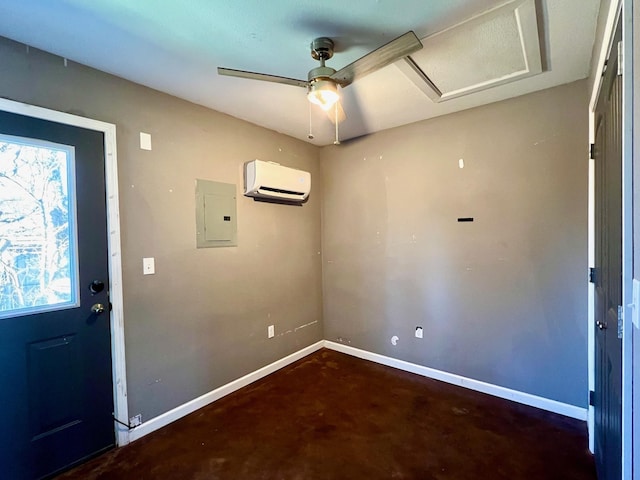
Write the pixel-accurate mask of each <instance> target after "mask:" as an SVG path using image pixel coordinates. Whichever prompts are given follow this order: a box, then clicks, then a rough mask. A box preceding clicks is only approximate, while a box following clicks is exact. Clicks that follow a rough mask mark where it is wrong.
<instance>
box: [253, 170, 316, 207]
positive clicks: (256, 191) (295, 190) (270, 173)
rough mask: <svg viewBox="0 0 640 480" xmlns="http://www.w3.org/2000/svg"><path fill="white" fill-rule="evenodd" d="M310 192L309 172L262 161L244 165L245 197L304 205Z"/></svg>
mask: <svg viewBox="0 0 640 480" xmlns="http://www.w3.org/2000/svg"><path fill="white" fill-rule="evenodd" d="M310 191H311V174H310V173H309V172H304V171H302V170H296V169H295V168H289V167H283V166H282V165H279V164H277V163H272V162H263V161H262V160H252V161H250V162H247V163H245V164H244V195H245V196H247V197H254V198H256V199H265V200H276V201H281V202H290V203H302V202H304V201H305V200H306V199H307V197H308V196H309V192H310Z"/></svg>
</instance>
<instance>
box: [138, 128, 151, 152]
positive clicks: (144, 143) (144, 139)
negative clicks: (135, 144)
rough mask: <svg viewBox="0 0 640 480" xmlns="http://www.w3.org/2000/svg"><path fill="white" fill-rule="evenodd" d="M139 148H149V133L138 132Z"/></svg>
mask: <svg viewBox="0 0 640 480" xmlns="http://www.w3.org/2000/svg"><path fill="white" fill-rule="evenodd" d="M140 148H141V149H142V150H151V134H150V133H144V132H140Z"/></svg>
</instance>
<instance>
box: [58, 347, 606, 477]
mask: <svg viewBox="0 0 640 480" xmlns="http://www.w3.org/2000/svg"><path fill="white" fill-rule="evenodd" d="M57 478H58V479H60V480H61V479H71V478H77V479H83V480H86V479H118V480H123V479H136V480H141V479H194V480H195V479H208V480H212V479H221V480H222V479H233V480H239V479H286V480H297V479H300V480H302V479H305V480H307V479H366V480H374V479H419V480H430V479H434V480H435V479H473V480H476V479H491V480H499V479H509V480H517V479H527V480H531V479H537V480H546V479H562V480H582V479H595V467H594V462H593V458H592V456H591V455H590V454H589V452H588V449H587V430H586V424H585V423H584V422H580V421H577V420H574V419H570V418H566V417H562V416H560V415H556V414H552V413H548V412H544V411H541V410H538V409H535V408H532V407H527V406H523V405H519V404H516V403H512V402H509V401H506V400H502V399H497V398H494V397H491V396H488V395H484V394H481V393H477V392H473V391H470V390H466V389H463V388H459V387H455V386H452V385H448V384H445V383H442V382H438V381H436V380H431V379H427V378H424V377H420V376H418V375H414V374H411V373H407V372H403V371H400V370H396V369H393V368H390V367H386V366H382V365H378V364H375V363H371V362H367V361H365V360H360V359H357V358H354V357H350V356H348V355H344V354H341V353H338V352H335V351H331V350H320V351H318V352H316V353H314V354H312V355H309V356H308V357H305V358H304V359H302V360H300V361H298V362H296V363H294V364H292V365H289V366H288V367H285V368H284V369H282V370H280V371H278V372H276V373H274V374H272V375H270V376H268V377H266V378H264V379H262V380H260V381H258V382H256V383H254V384H252V385H249V386H248V387H245V388H243V389H241V390H238V391H237V392H235V393H233V394H231V395H228V396H227V397H225V398H223V399H221V400H219V401H217V402H215V403H213V404H211V405H209V406H207V407H205V408H203V409H201V410H199V411H197V412H194V413H193V414H191V415H189V416H187V417H185V418H183V419H181V420H179V421H177V422H174V423H173V424H171V425H169V426H167V427H165V428H163V429H161V430H158V431H156V432H154V433H152V434H150V435H147V436H146V437H144V438H142V439H140V440H138V441H136V442H134V443H132V444H131V445H128V446H126V447H123V448H120V449H117V450H113V451H110V452H108V453H106V454H104V455H102V456H101V457H99V458H97V459H94V460H92V461H90V462H88V463H86V464H84V465H82V466H80V467H77V468H76V469H74V470H71V471H69V472H66V473H65V474H63V475H61V476H59V477H57Z"/></svg>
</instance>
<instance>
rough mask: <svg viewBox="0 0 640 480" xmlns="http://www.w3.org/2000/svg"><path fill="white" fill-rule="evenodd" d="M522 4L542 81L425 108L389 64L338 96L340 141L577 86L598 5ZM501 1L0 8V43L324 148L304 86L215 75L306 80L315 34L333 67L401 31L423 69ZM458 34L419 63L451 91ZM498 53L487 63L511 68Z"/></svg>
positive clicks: (64, 0) (575, 1)
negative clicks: (409, 36)
mask: <svg viewBox="0 0 640 480" xmlns="http://www.w3.org/2000/svg"><path fill="white" fill-rule="evenodd" d="M531 1H532V2H533V4H535V6H536V15H537V19H538V33H539V34H540V43H539V44H540V57H541V60H542V70H543V71H542V73H540V74H536V75H532V76H528V77H526V78H522V79H518V80H516V81H512V82H510V83H506V84H503V85H500V86H496V87H493V88H488V89H484V90H481V91H478V92H474V93H470V94H468V95H463V96H461V97H459V98H452V99H450V100H446V101H443V102H440V103H436V102H434V101H433V100H431V99H430V98H429V96H428V95H426V94H425V93H424V92H423V91H422V90H421V89H420V88H419V86H418V85H417V84H415V83H414V82H412V81H411V80H410V78H409V77H408V76H407V75H406V74H405V73H403V70H405V69H401V68H399V67H402V65H400V64H403V65H404V62H403V61H400V62H398V63H396V64H394V65H390V66H388V67H386V68H384V69H382V70H378V71H377V72H375V73H372V74H370V75H368V76H367V77H365V78H362V79H358V80H357V81H356V82H355V83H353V84H352V85H350V86H348V87H346V88H345V89H344V90H342V91H341V95H342V98H343V99H342V104H343V107H344V110H345V112H346V115H347V119H346V120H345V121H344V122H342V123H341V124H340V138H341V139H342V140H345V139H349V138H354V137H359V136H361V135H366V134H368V133H372V132H376V131H379V130H384V129H387V128H391V127H395V126H399V125H404V124H407V123H411V122H415V121H419V120H423V119H427V118H432V117H435V116H438V115H443V114H447V113H451V112H454V111H459V110H463V109H466V108H471V107H475V106H479V105H483V104H487V103H491V102H494V101H498V100H503V99H506V98H510V97H514V96H518V95H522V94H525V93H529V92H533V91H536V90H541V89H544V88H549V87H552V86H555V85H560V84H563V83H568V82H572V81H575V80H579V79H582V78H586V77H587V76H588V74H589V68H590V63H591V53H592V48H593V43H594V37H595V29H596V18H597V14H598V9H599V4H600V0H531ZM505 3H509V4H511V3H513V4H514V6H517V5H519V4H522V0H516V1H515V2H505V1H504V0H503V1H495V0H429V1H426V0H401V1H399V0H351V1H344V0H314V1H311V0H270V1H266V0H182V1H179V0H161V1H158V0H2V1H1V2H0V18H2V22H0V35H2V36H5V37H7V38H10V39H13V40H16V41H18V42H22V43H25V44H27V45H30V46H32V47H36V48H39V49H42V50H46V51H48V52H51V53H54V54H57V55H59V56H61V57H64V58H67V59H69V60H72V61H75V62H78V63H82V64H85V65H89V66H91V67H94V68H97V69H99V70H103V71H106V72H109V73H112V74H115V75H118V76H120V77H123V78H126V79H129V80H132V81H134V82H137V83H140V84H143V85H147V86H149V87H152V88H155V89H157V90H161V91H164V92H167V93H170V94H172V95H175V96H178V97H181V98H184V99H187V100H190V101H192V102H194V103H198V104H201V105H204V106H207V107H210V108H212V109H215V110H218V111H220V112H224V113H227V114H229V115H233V116H234V117H238V118H242V119H244V120H248V121H250V122H252V123H255V124H258V125H262V126H264V127H267V128H270V129H272V130H276V131H279V132H282V133H285V134H288V135H291V136H293V137H296V138H299V139H302V140H305V141H311V142H312V143H314V144H316V145H326V144H330V143H332V142H333V139H334V134H335V132H334V126H333V125H332V124H331V123H330V122H329V121H328V120H327V118H326V116H325V114H324V113H323V112H322V111H320V110H318V109H317V107H314V109H312V110H311V118H312V120H313V133H314V136H315V138H314V139H313V140H308V138H307V134H308V132H309V118H310V110H309V103H308V101H307V100H306V92H305V90H304V89H302V88H298V87H293V86H288V85H279V84H272V83H267V82H260V81H255V80H245V79H237V78H231V77H222V76H219V75H218V74H217V71H216V68H217V67H218V66H223V67H228V68H233V69H239V70H250V71H256V72H261V73H268V74H273V75H279V76H285V77H293V78H299V79H303V80H306V76H307V72H308V71H309V70H310V69H311V68H314V67H316V66H318V63H317V61H315V60H313V59H312V58H311V55H310V52H309V44H310V42H311V40H313V39H314V38H316V37H320V36H327V37H330V38H332V39H333V40H334V41H335V43H336V53H335V55H334V57H333V58H332V59H331V60H329V61H328V62H327V64H328V65H329V66H332V67H333V68H335V69H336V70H338V69H340V68H342V67H343V66H345V65H347V64H349V63H351V62H352V61H353V60H355V59H357V58H359V57H360V56H362V55H364V54H366V53H368V52H369V51H371V50H373V49H375V48H377V47H378V46H381V45H383V44H385V43H387V42H388V41H390V40H392V39H393V38H395V37H397V36H399V35H401V34H403V33H405V32H406V31H408V30H413V31H415V33H416V34H417V35H418V37H419V38H421V39H424V44H425V47H424V49H423V50H421V51H420V52H418V53H416V54H415V57H416V58H417V59H419V58H422V59H423V60H422V61H423V64H426V63H429V48H430V45H437V44H439V43H443V42H441V41H435V39H437V38H438V37H437V36H436V37H433V38H431V39H429V38H428V37H430V36H433V35H434V34H435V33H438V32H441V31H442V30H445V29H447V28H450V27H452V26H454V25H457V24H459V23H461V22H464V21H465V20H467V19H470V18H472V17H476V16H478V15H480V14H482V13H483V12H487V11H489V10H492V9H495V8H496V7H499V6H501V5H503V4H505ZM505 22H506V21H503V23H505ZM469 25H476V27H475V28H470V29H469V31H468V32H469V36H468V38H469V41H468V42H465V40H464V38H465V37H464V34H461V36H457V38H454V39H453V40H451V39H450V38H449V37H450V35H449V36H445V37H442V36H441V37H440V38H447V42H445V43H446V45H447V48H449V50H448V51H447V55H442V53H443V52H440V55H441V58H442V60H441V62H442V63H441V64H440V65H433V63H434V62H435V61H431V62H430V63H431V64H432V65H431V68H433V69H434V71H437V72H441V71H443V69H444V71H445V73H444V74H443V75H444V77H443V78H446V79H447V81H448V82H449V83H451V84H457V83H459V82H456V81H455V79H456V77H455V75H453V76H452V75H451V74H450V73H449V74H448V76H447V71H446V67H447V66H451V65H454V67H455V66H456V65H457V64H456V62H455V58H456V51H455V50H456V49H458V47H455V46H456V45H459V51H460V52H459V53H460V56H459V58H460V59H466V60H464V61H462V60H461V61H460V62H458V64H460V66H461V72H465V69H464V68H462V67H464V65H467V67H468V65H469V63H468V59H469V58H470V56H471V57H472V58H473V57H474V56H475V57H477V56H478V52H477V51H474V48H471V49H469V48H464V45H465V43H472V44H473V45H476V43H477V39H476V38H474V36H473V35H474V32H477V31H478V28H477V21H476V23H475V24H474V22H470V23H469ZM505 25H506V23H505ZM464 28H465V26H462V27H459V28H458V30H459V31H464ZM486 30H487V31H488V32H489V33H490V34H489V35H487V36H486V37H487V38H488V39H489V40H490V42H489V43H488V45H492V46H491V49H492V51H494V52H498V51H502V48H503V47H504V48H505V52H508V49H507V47H508V46H509V45H510V44H513V42H514V38H512V37H513V36H512V34H511V33H508V34H505V35H501V34H499V33H498V34H497V35H496V30H495V28H493V27H491V28H487V29H486ZM501 38H504V44H503V45H501V44H500V39H501ZM452 46H453V47H452ZM433 48H435V47H433ZM451 48H453V49H454V51H451ZM476 50H477V49H476ZM433 51H434V57H435V56H436V52H435V50H433ZM508 55H510V54H509V53H507V56H505V55H502V57H501V56H500V55H494V57H497V58H506V59H507V61H506V63H514V59H513V58H510V57H508ZM412 58H413V57H412ZM416 62H417V63H420V62H419V61H418V60H416ZM515 63H517V62H515ZM421 66H422V65H421ZM501 68H502V67H501V66H500V65H496V66H493V67H491V66H490V67H489V68H488V70H489V71H491V70H495V71H498V72H500V71H501ZM473 71H475V70H474V69H469V68H467V69H466V72H468V73H472V72H473ZM454 72H455V70H454ZM461 75H463V74H461ZM464 75H466V74H464ZM482 75H484V73H482ZM1 93H2V92H0V95H1Z"/></svg>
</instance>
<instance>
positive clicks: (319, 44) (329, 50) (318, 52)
mask: <svg viewBox="0 0 640 480" xmlns="http://www.w3.org/2000/svg"><path fill="white" fill-rule="evenodd" d="M333 47H334V43H333V40H331V39H330V38H327V37H319V38H316V39H315V40H314V41H313V42H311V56H312V57H313V58H314V59H315V60H319V61H321V62H322V61H323V60H329V59H330V58H331V57H333Z"/></svg>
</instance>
